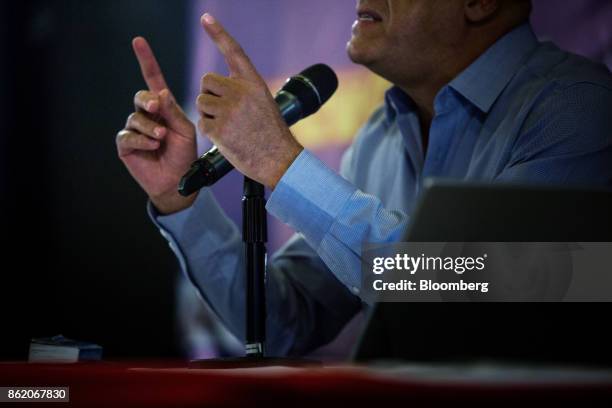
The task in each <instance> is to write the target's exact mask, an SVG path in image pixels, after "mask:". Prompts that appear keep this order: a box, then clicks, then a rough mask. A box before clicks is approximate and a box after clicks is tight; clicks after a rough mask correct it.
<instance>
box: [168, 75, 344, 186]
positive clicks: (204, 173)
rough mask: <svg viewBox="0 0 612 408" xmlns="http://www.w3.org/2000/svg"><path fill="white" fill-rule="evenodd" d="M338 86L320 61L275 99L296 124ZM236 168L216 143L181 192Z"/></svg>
mask: <svg viewBox="0 0 612 408" xmlns="http://www.w3.org/2000/svg"><path fill="white" fill-rule="evenodd" d="M337 88H338V78H337V77H336V74H335V73H334V71H333V70H332V69H331V68H330V67H328V66H327V65H325V64H316V65H313V66H311V67H309V68H306V69H305V70H304V71H302V72H300V73H299V74H298V75H295V76H293V77H291V78H289V79H288V80H287V82H285V85H283V87H282V88H281V90H280V91H278V93H277V94H276V96H275V97H274V100H275V101H276V103H277V104H278V108H279V109H280V113H281V116H282V117H283V119H284V120H285V123H286V124H287V126H292V125H293V124H295V123H296V122H298V121H299V120H301V119H304V118H305V117H307V116H310V115H312V114H313V113H315V112H317V111H318V110H319V108H320V107H321V106H322V105H323V104H324V103H325V102H327V100H328V99H329V98H330V97H331V96H332V95H333V94H334V92H336V89H337ZM233 168H234V166H232V164H231V163H230V162H229V161H227V160H226V159H225V157H223V155H222V154H221V152H219V149H218V148H217V147H216V146H213V147H212V149H210V150H209V151H208V152H206V153H204V154H203V155H202V156H201V157H200V158H199V159H197V160H196V161H194V162H193V163H192V165H191V168H190V169H189V171H187V173H185V175H184V176H183V177H182V178H181V181H180V183H179V186H178V191H179V194H181V195H182V196H185V197H187V196H189V195H191V194H193V193H195V192H196V191H198V190H199V189H201V188H202V187H207V186H212V185H213V184H215V183H216V182H217V181H218V180H220V179H221V178H222V177H223V176H225V175H226V174H227V173H229V172H230V171H232V169H233Z"/></svg>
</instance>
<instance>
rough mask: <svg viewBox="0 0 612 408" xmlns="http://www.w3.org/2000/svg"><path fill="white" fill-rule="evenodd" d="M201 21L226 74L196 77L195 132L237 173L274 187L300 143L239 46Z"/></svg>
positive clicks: (209, 22)
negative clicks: (214, 147)
mask: <svg viewBox="0 0 612 408" xmlns="http://www.w3.org/2000/svg"><path fill="white" fill-rule="evenodd" d="M201 22H202V26H203V27H204V30H205V31H206V33H207V34H208V36H209V37H210V38H211V40H212V41H213V42H214V43H215V44H216V46H217V48H218V49H219V51H220V52H221V54H222V55H223V57H224V58H225V61H226V63H227V66H228V68H229V74H230V75H229V77H224V76H221V75H217V74H206V75H204V76H203V77H202V81H201V87H200V92H201V93H200V95H199V96H198V98H197V100H196V104H197V107H198V111H199V112H200V121H199V122H198V126H199V128H200V131H201V132H202V133H203V134H204V135H205V136H207V137H208V138H210V139H211V140H212V141H213V143H214V144H215V145H217V147H218V148H219V151H220V152H221V153H222V154H223V156H224V157H225V158H226V159H227V160H229V162H230V163H232V165H233V166H234V167H235V168H236V169H238V170H239V171H240V172H241V173H243V174H245V175H246V176H248V177H250V178H251V179H253V180H256V181H258V182H260V183H262V184H264V185H266V186H268V187H271V188H274V187H275V186H276V184H277V183H278V181H279V180H280V178H281V177H282V175H283V174H284V173H285V171H286V170H287V169H288V168H289V166H290V165H291V163H292V162H293V160H295V158H296V157H297V156H298V155H299V153H300V152H301V151H302V149H303V148H302V146H301V145H300V144H299V143H298V142H297V140H296V139H295V138H294V137H293V135H292V134H291V132H290V131H289V128H288V127H287V125H286V124H285V122H284V120H283V118H282V117H281V115H280V112H279V109H278V105H277V104H276V102H275V101H274V97H273V96H272V94H271V93H270V91H269V90H268V87H267V85H266V83H265V81H264V80H263V79H262V78H261V76H260V75H259V73H258V72H257V70H256V69H255V67H254V66H253V64H252V63H251V61H250V60H249V58H248V56H247V55H246V54H245V52H244V50H243V49H242V47H241V46H240V45H239V44H238V43H237V42H236V40H234V39H233V38H232V37H231V36H230V35H229V34H228V33H227V32H226V31H225V29H224V28H223V26H221V24H220V23H219V22H218V21H216V20H215V19H214V18H213V17H212V16H211V15H209V14H204V15H203V16H202V19H201Z"/></svg>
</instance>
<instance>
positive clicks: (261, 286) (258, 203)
mask: <svg viewBox="0 0 612 408" xmlns="http://www.w3.org/2000/svg"><path fill="white" fill-rule="evenodd" d="M266 220H267V217H266V197H265V188H264V186H263V185H262V184H260V183H258V182H256V181H254V180H251V179H250V178H248V177H246V176H245V177H244V187H243V197H242V241H243V242H244V251H245V272H246V344H245V356H244V357H233V358H218V359H206V360H193V361H190V363H189V368H201V369H226V368H249V367H266V366H285V367H300V366H302V367H304V366H320V365H321V363H320V362H318V361H314V360H306V359H299V358H296V359H293V358H278V357H268V356H265V355H264V351H265V341H266V296H265V294H266V260H267V257H266V242H267V240H268V226H267V221H266Z"/></svg>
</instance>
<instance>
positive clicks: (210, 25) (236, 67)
mask: <svg viewBox="0 0 612 408" xmlns="http://www.w3.org/2000/svg"><path fill="white" fill-rule="evenodd" d="M200 22H201V23H202V26H203V27H204V30H205V31H206V33H207V34H208V36H209V37H210V39H211V40H212V41H213V42H214V43H215V44H216V45H217V48H218V49H219V51H220V52H221V54H223V57H225V62H226V63H227V66H228V67H229V70H230V75H231V76H236V77H241V78H244V79H253V80H261V78H260V76H259V74H258V73H257V70H256V69H255V67H254V66H253V64H252V63H251V60H250V59H249V57H248V56H247V55H246V53H245V52H244V50H243V49H242V47H241V46H240V44H238V42H237V41H236V40H234V38H233V37H232V36H231V35H229V34H228V32H227V31H225V29H224V28H223V26H222V25H221V24H220V23H219V22H218V21H217V20H216V19H215V18H214V17H213V16H211V15H210V14H208V13H205V14H204V15H203V16H202V18H201V19H200Z"/></svg>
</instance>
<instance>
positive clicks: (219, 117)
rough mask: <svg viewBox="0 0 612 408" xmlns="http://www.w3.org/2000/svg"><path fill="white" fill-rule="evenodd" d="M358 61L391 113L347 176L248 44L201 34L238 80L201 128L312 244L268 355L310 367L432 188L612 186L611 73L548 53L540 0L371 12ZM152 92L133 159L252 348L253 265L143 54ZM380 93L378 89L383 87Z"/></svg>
mask: <svg viewBox="0 0 612 408" xmlns="http://www.w3.org/2000/svg"><path fill="white" fill-rule="evenodd" d="M357 3H358V4H357V20H356V21H355V24H354V25H353V35H352V38H351V40H350V41H349V43H348V45H347V49H348V53H349V55H350V57H351V59H352V60H353V61H354V62H356V63H358V64H363V65H365V66H366V67H368V68H369V69H371V70H372V71H373V72H375V73H377V74H379V75H380V76H382V77H384V78H386V79H388V80H389V81H391V82H392V83H393V84H394V86H393V87H392V88H391V89H390V90H389V91H388V93H387V95H386V99H385V103H384V106H382V107H381V108H380V109H379V110H377V111H376V112H375V113H374V114H373V115H372V117H371V118H370V120H369V121H368V123H366V124H365V126H364V127H363V128H362V129H361V131H360V132H359V134H358V135H357V137H356V139H355V141H354V143H353V145H352V146H351V147H350V149H349V150H348V151H347V152H346V154H345V156H344V158H343V162H342V166H341V172H340V173H341V174H336V173H335V172H334V171H332V170H331V169H329V168H328V167H326V166H325V165H324V164H323V163H322V162H321V161H319V160H318V159H317V158H316V157H314V156H313V155H312V154H311V153H310V152H308V151H306V150H304V149H303V148H302V146H300V145H299V143H298V142H297V141H296V140H295V138H294V137H293V136H292V134H291V132H290V130H289V129H288V128H287V127H286V126H285V124H284V123H283V121H282V118H281V117H280V115H279V113H278V109H277V106H276V104H275V102H274V100H273V97H272V95H271V94H270V92H269V91H268V89H267V87H266V84H265V83H264V81H263V80H262V79H261V77H260V76H259V74H258V73H257V71H256V69H255V68H254V67H253V66H252V64H251V63H250V61H249V59H248V57H246V55H245V54H244V52H243V51H242V49H241V48H240V46H239V45H238V44H237V43H236V42H235V41H234V40H233V39H232V38H231V37H230V36H229V35H228V34H227V33H226V32H225V31H224V29H223V28H222V26H221V25H220V24H219V22H217V21H215V20H214V18H213V17H212V16H210V15H208V14H205V15H204V16H203V17H202V25H203V27H204V29H205V30H206V32H207V33H208V35H209V36H210V37H211V39H212V40H213V41H214V42H215V43H216V44H217V45H218V47H219V49H220V51H221V52H222V53H223V55H224V56H225V58H226V61H227V63H228V66H229V68H230V76H229V77H222V76H220V75H216V74H207V75H205V76H204V77H203V78H202V89H201V91H202V93H201V95H200V96H199V97H198V99H197V106H198V109H199V112H200V113H201V120H200V122H199V129H200V131H201V132H202V133H203V134H205V135H206V136H207V137H209V138H210V139H211V140H212V141H213V142H214V143H215V144H216V145H217V146H218V147H219V149H220V150H221V152H222V153H223V155H224V156H225V157H226V158H227V159H228V160H229V161H230V162H231V163H232V164H233V165H234V166H235V167H236V168H237V169H238V170H240V171H241V172H242V173H244V174H246V175H248V176H249V177H251V178H253V179H255V180H257V181H259V182H261V183H263V184H265V185H266V186H268V187H270V188H271V189H273V192H272V194H271V196H270V198H269V201H268V205H267V209H268V211H269V212H270V213H271V214H272V215H274V216H276V217H278V218H279V219H280V220H282V221H283V222H285V223H287V224H289V225H290V226H292V227H293V228H294V229H295V230H296V231H298V233H297V234H296V235H295V236H294V237H293V238H292V239H291V240H290V241H289V242H288V243H287V244H286V246H285V247H284V248H282V249H281V250H280V251H279V252H278V253H277V254H276V255H275V256H274V257H273V258H272V259H271V260H270V261H269V263H268V282H267V300H268V327H267V333H268V343H267V346H268V352H271V353H273V354H275V355H285V354H291V355H299V354H305V353H308V352H309V351H312V350H313V349H315V348H317V347H319V346H321V345H324V344H326V343H328V342H330V341H331V340H333V339H334V337H335V336H337V334H338V333H339V332H340V331H341V330H342V328H343V327H344V326H345V325H346V323H347V322H348V321H349V320H351V318H352V317H353V316H355V315H356V314H357V313H358V312H359V311H360V310H361V309H362V308H363V307H364V306H367V305H365V304H364V303H363V302H362V300H361V298H360V284H361V277H360V251H361V245H362V244H363V243H365V242H369V243H382V242H393V241H397V240H399V239H400V238H401V236H402V233H403V231H404V229H405V227H406V224H407V222H408V220H409V218H410V216H411V213H412V211H413V208H414V205H415V201H416V199H417V196H418V194H419V191H420V189H421V186H422V184H423V180H424V179H425V178H427V177H444V178H447V179H449V178H450V179H455V180H458V181H461V180H463V181H465V180H470V181H481V182H520V183H541V184H561V185H590V186H600V187H603V186H607V187H610V186H612V115H611V114H612V108H611V107H612V80H611V77H610V73H609V72H608V70H607V69H606V68H605V67H603V66H599V65H596V64H593V63H591V62H589V61H587V60H585V59H583V58H580V57H577V56H574V55H570V54H567V53H565V52H562V51H561V50H559V49H558V48H556V47H555V46H554V45H552V44H543V43H539V42H538V41H537V40H536V38H535V36H534V34H533V32H532V30H531V27H530V26H529V24H528V22H527V21H528V17H529V13H530V9H531V4H530V1H528V0H414V1H406V0H370V1H367V0H366V1H358V2H357ZM134 49H135V52H136V55H137V56H138V59H139V61H140V63H141V67H142V71H143V75H144V77H145V80H146V81H147V84H148V86H149V90H148V91H141V92H139V93H138V94H137V95H136V98H135V105H136V112H135V113H134V114H132V115H131V116H130V118H129V119H128V122H127V124H126V128H125V129H124V130H122V131H121V132H119V134H118V135H117V146H118V152H119V156H120V158H121V160H122V161H123V162H124V163H125V165H126V166H127V168H128V170H129V171H130V172H131V174H132V175H133V176H134V178H135V179H136V180H137V181H138V182H139V184H140V185H141V186H142V187H143V189H144V190H145V191H146V192H147V194H148V195H149V197H150V204H149V213H150V215H151V218H152V219H153V220H154V222H155V223H156V225H157V226H158V227H159V228H160V231H161V233H162V234H163V235H164V237H165V238H167V240H168V241H169V243H170V247H171V248H172V250H173V251H174V252H175V253H176V255H177V257H178V259H179V261H180V264H181V267H182V269H183V271H184V272H185V274H186V276H187V277H188V278H189V279H190V281H191V282H192V283H193V284H194V286H195V287H196V288H197V289H198V291H199V293H200V294H201V296H202V298H203V299H204V301H206V302H208V304H209V305H210V306H211V308H212V309H213V310H214V311H215V312H216V313H217V314H218V315H219V316H220V317H221V318H222V319H223V321H224V322H225V323H226V324H227V325H228V327H229V328H230V329H231V330H232V331H233V332H234V333H235V334H236V335H237V336H238V337H239V338H243V337H244V319H245V317H244V316H245V314H244V293H245V291H244V286H245V279H244V275H243V264H244V254H243V251H242V242H241V237H240V234H239V232H238V230H237V228H236V226H235V225H234V224H233V223H232V222H231V221H230V220H228V218H227V217H226V216H225V214H224V213H223V211H222V210H221V209H220V208H219V206H218V204H217V203H216V201H215V199H214V198H213V196H212V194H211V192H210V191H209V190H208V189H204V190H202V191H200V193H199V194H195V195H193V196H192V197H188V198H183V197H181V196H179V195H178V193H177V192H176V188H177V184H178V181H179V179H180V177H181V176H182V175H183V174H184V173H185V171H186V170H187V169H188V168H189V165H190V164H191V162H192V161H193V160H194V159H195V158H196V144H195V126H194V125H193V124H192V123H191V122H190V121H189V120H188V119H187V117H186V115H185V114H184V113H183V111H182V110H181V109H180V108H179V107H178V106H177V104H176V102H175V100H174V98H173V97H172V95H171V93H170V92H169V91H168V89H167V85H166V83H165V81H164V79H163V76H162V74H161V71H160V70H159V67H158V65H157V63H156V61H155V58H154V57H153V54H152V52H151V50H150V48H149V46H148V45H147V43H146V42H145V41H144V39H142V38H137V39H135V40H134ZM366 91H367V90H366Z"/></svg>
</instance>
